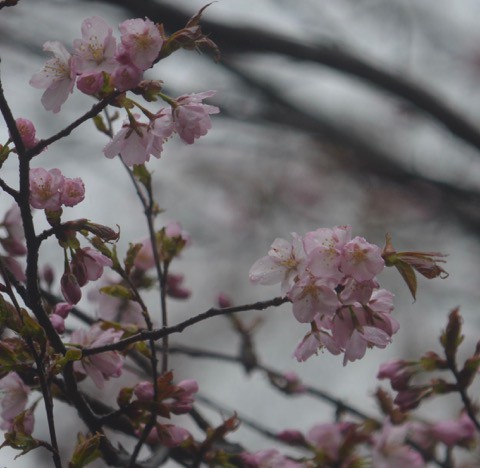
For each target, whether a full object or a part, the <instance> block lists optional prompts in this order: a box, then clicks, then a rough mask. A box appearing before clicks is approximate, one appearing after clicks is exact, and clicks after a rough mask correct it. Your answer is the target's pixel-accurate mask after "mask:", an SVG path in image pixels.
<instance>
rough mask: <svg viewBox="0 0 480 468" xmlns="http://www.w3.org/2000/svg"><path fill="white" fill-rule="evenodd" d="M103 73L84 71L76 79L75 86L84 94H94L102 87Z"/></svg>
mask: <svg viewBox="0 0 480 468" xmlns="http://www.w3.org/2000/svg"><path fill="white" fill-rule="evenodd" d="M104 81H105V79H104V76H103V73H84V74H83V75H81V76H80V77H79V78H78V79H77V88H78V89H79V90H80V91H81V92H82V93H84V94H87V95H89V96H95V94H97V93H98V92H99V91H100V90H101V89H102V87H103V84H104Z"/></svg>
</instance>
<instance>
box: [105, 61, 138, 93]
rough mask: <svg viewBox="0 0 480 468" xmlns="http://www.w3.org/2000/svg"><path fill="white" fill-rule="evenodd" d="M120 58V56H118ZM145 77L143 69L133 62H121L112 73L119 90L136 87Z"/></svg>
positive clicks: (113, 80)
mask: <svg viewBox="0 0 480 468" xmlns="http://www.w3.org/2000/svg"><path fill="white" fill-rule="evenodd" d="M117 59H118V57H117ZM142 77H143V71H142V70H140V69H139V68H137V67H136V66H135V65H134V64H132V63H125V64H122V63H121V64H119V65H118V66H117V67H116V68H115V70H114V71H113V73H112V82H113V85H114V86H115V88H117V89H118V90H119V91H128V90H129V89H132V88H135V86H137V85H138V84H139V83H140V81H141V80H142Z"/></svg>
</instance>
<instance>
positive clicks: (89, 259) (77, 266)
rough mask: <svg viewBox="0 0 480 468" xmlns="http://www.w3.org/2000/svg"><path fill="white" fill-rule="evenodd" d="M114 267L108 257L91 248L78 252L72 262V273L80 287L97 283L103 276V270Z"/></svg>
mask: <svg viewBox="0 0 480 468" xmlns="http://www.w3.org/2000/svg"><path fill="white" fill-rule="evenodd" d="M112 265H113V263H112V261H111V260H110V259H109V258H108V257H105V255H103V254H101V253H100V252H98V251H97V250H95V249H92V248H91V247H85V248H83V249H78V250H76V251H75V255H74V257H73V258H72V262H71V268H72V272H73V273H74V275H75V276H76V278H77V281H78V284H79V285H80V286H84V285H85V284H86V283H88V281H96V280H97V279H99V278H100V277H101V276H102V275H103V268H104V267H106V266H109V267H111V266H112Z"/></svg>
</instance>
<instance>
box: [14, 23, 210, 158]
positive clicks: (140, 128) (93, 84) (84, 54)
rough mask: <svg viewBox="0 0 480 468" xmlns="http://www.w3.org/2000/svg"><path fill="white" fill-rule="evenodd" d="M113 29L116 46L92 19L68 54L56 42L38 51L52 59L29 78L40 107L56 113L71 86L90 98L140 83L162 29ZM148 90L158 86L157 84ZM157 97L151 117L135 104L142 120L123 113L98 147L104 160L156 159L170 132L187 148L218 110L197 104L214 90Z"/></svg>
mask: <svg viewBox="0 0 480 468" xmlns="http://www.w3.org/2000/svg"><path fill="white" fill-rule="evenodd" d="M119 30H120V42H119V43H118V44H117V39H116V38H115V37H114V36H113V30H112V28H111V27H110V26H109V25H108V24H107V23H106V21H105V20H104V19H102V18H101V17H99V16H93V17H91V18H87V19H86V20H84V21H83V23H82V27H81V31H82V38H81V39H75V40H74V41H73V51H72V53H70V52H69V51H68V50H67V49H66V48H65V46H64V45H63V44H61V43H60V42H57V41H48V42H46V43H45V44H44V46H43V47H44V50H45V51H48V52H51V53H53V58H51V59H50V60H48V61H47V62H46V63H45V65H44V67H43V68H42V69H41V70H40V71H39V72H37V73H35V74H34V75H33V77H32V79H31V80H30V84H31V85H32V86H34V87H36V88H41V89H45V92H44V93H43V96H42V103H43V105H44V107H45V109H47V110H51V111H53V112H59V111H60V108H61V106H62V105H63V103H64V102H65V101H66V100H67V98H68V95H69V94H70V93H72V92H73V88H74V86H75V83H76V85H77V88H78V89H79V90H80V91H81V92H83V93H85V94H88V95H93V96H99V95H100V94H101V92H102V90H103V91H105V90H112V91H113V90H114V89H117V90H118V91H121V92H125V91H128V90H131V89H133V88H135V87H138V86H139V85H140V84H141V81H142V78H143V74H144V72H145V71H146V70H147V69H148V68H150V67H151V66H152V65H153V64H154V63H155V61H156V60H157V59H158V57H159V54H160V51H161V49H162V45H163V44H164V42H165V41H164V38H163V37H162V33H161V31H162V30H161V28H160V27H158V26H157V25H156V24H155V23H153V22H152V21H150V20H149V19H141V18H137V19H130V20H127V21H124V22H123V23H121V24H120V25H119ZM152 86H153V87H154V88H158V89H159V88H160V85H159V84H158V86H157V85H152ZM147 88H148V86H147ZM157 94H159V95H160V96H161V97H162V99H164V100H165V101H166V102H168V104H169V107H167V108H161V109H160V110H158V111H157V112H156V113H151V112H149V111H147V110H146V109H145V108H144V107H143V106H139V109H140V110H141V111H142V113H143V114H145V115H146V117H147V118H148V122H143V121H141V118H140V116H139V115H138V114H133V113H132V112H130V111H129V112H128V119H126V120H125V122H124V123H123V125H122V128H121V129H120V130H119V131H118V132H117V133H116V134H115V135H114V137H113V139H112V141H111V142H110V143H108V144H107V145H106V147H105V149H104V154H105V156H106V157H107V158H113V157H115V156H116V155H117V154H121V157H122V159H123V161H124V162H125V164H127V165H128V166H133V165H135V164H143V163H145V162H146V161H148V160H149V159H150V156H151V155H153V156H155V157H156V158H159V157H160V155H161V152H162V150H163V143H164V142H165V141H166V140H167V139H168V138H169V137H170V136H172V134H173V133H175V132H176V133H178V135H179V136H180V138H181V139H182V140H183V141H184V142H185V143H188V144H192V143H193V142H194V141H195V139H197V138H199V137H200V136H203V135H206V134H207V132H208V130H209V129H210V128H211V126H212V125H211V121H210V114H216V113H218V112H219V109H218V108H217V107H215V106H211V105H207V104H203V102H202V101H203V100H204V99H206V98H209V97H211V96H213V94H215V93H214V91H206V92H203V93H197V94H189V95H183V96H180V97H178V98H176V99H171V98H168V97H167V96H164V95H162V94H161V93H159V92H158V93H157ZM132 102H133V101H132ZM22 128H23V127H22ZM28 146H29V147H31V145H30V144H29V145H28Z"/></svg>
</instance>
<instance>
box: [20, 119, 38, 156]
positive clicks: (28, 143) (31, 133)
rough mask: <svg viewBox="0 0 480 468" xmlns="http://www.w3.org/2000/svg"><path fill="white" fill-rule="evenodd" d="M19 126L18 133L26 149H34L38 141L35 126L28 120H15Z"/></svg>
mask: <svg viewBox="0 0 480 468" xmlns="http://www.w3.org/2000/svg"><path fill="white" fill-rule="evenodd" d="M15 123H16V125H17V129H18V132H19V133H20V136H21V137H22V141H23V144H24V146H25V149H27V150H28V149H30V148H33V147H34V146H35V145H36V144H37V143H38V140H37V139H36V138H35V126H34V125H33V123H32V122H31V121H30V120H28V119H23V118H19V119H16V120H15Z"/></svg>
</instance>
